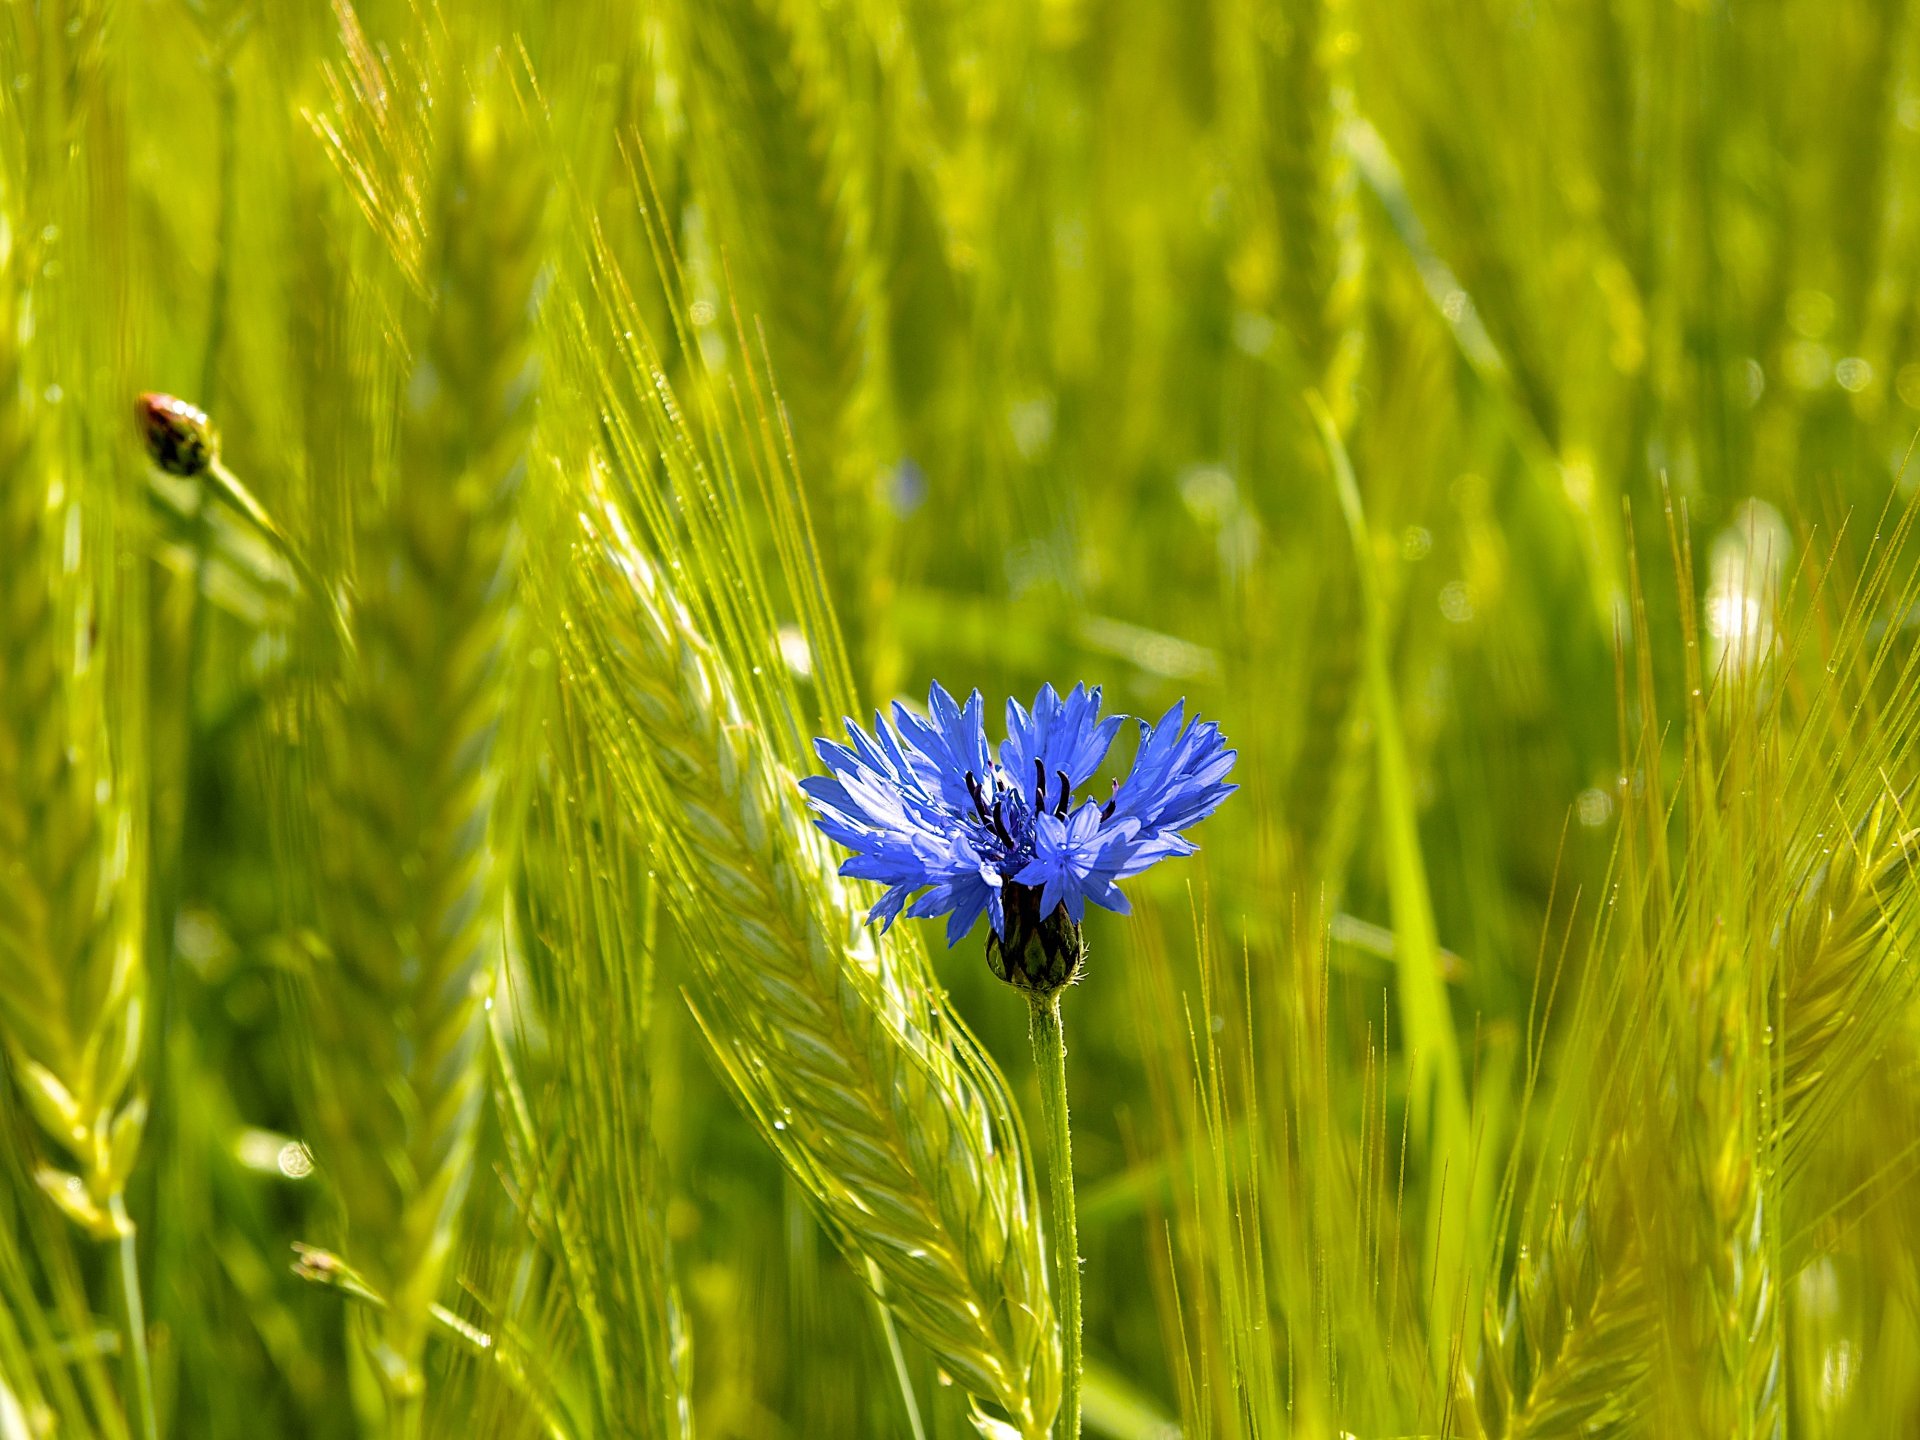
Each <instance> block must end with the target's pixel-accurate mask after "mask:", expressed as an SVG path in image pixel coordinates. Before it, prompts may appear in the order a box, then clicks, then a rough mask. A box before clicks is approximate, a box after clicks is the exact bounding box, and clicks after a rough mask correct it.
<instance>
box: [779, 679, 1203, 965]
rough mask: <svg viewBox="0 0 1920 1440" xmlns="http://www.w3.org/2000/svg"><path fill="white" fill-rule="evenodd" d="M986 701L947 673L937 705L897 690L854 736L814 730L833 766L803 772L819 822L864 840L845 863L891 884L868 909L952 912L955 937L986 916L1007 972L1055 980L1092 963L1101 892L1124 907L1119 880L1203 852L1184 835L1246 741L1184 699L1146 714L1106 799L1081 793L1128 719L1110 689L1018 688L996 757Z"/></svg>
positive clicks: (852, 841) (858, 874) (993, 953)
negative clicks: (1089, 921) (1086, 946)
mask: <svg viewBox="0 0 1920 1440" xmlns="http://www.w3.org/2000/svg"><path fill="white" fill-rule="evenodd" d="M984 711H985V706H984V704H983V702H982V700H981V698H980V692H979V691H978V690H976V691H974V692H973V693H972V694H971V695H969V696H968V697H967V701H966V703H965V704H964V705H961V704H956V703H955V701H954V699H953V697H952V696H951V695H949V694H948V693H947V692H946V691H945V690H944V689H943V688H941V686H940V685H939V684H937V683H936V684H935V685H934V686H933V688H932V689H931V690H930V691H929V692H928V695H927V714H926V715H925V716H921V715H916V714H915V713H914V712H913V711H911V710H909V709H908V708H907V707H906V706H904V705H901V704H897V703H896V704H895V705H894V707H893V719H892V723H891V724H889V723H888V721H887V719H886V717H884V716H882V715H879V714H876V715H875V716H874V717H873V729H872V732H871V733H869V732H868V731H865V730H862V729H861V728H860V727H859V726H858V725H856V724H854V722H853V721H852V720H849V721H847V739H848V742H849V743H848V744H845V745H840V744H836V743H834V742H833V741H831V740H819V741H816V742H815V745H814V748H815V749H816V750H817V751H818V752H819V755H820V758H821V760H822V761H824V762H825V763H826V766H827V769H828V770H829V771H830V772H832V773H831V774H827V775H815V776H810V777H808V778H807V779H805V780H802V781H801V782H800V784H801V787H802V788H803V789H804V790H805V791H806V793H807V798H808V799H809V801H811V802H812V805H813V808H814V810H815V811H816V812H817V820H816V823H817V824H818V825H819V826H820V828H821V829H822V830H823V831H825V832H826V833H827V834H828V835H829V836H831V837H832V838H833V839H834V840H835V841H837V842H838V843H840V844H842V845H844V846H846V847H847V848H848V849H849V850H851V851H853V852H854V853H853V855H852V856H851V858H849V859H848V860H847V861H846V862H845V863H844V864H842V865H841V867H840V873H841V874H842V875H848V876H852V877H855V878H857V879H861V880H873V881H877V882H878V883H880V884H881V885H884V886H885V887H886V889H885V892H884V893H883V894H882V895H881V896H880V899H879V901H878V902H877V903H876V904H875V905H874V907H873V909H872V910H871V911H870V912H869V914H868V916H867V918H868V919H869V920H870V921H871V920H877V921H879V922H880V924H881V926H882V927H883V928H884V927H885V926H888V925H891V924H892V923H893V921H894V919H895V918H896V917H897V916H898V915H899V914H900V913H901V911H902V909H903V908H904V909H905V911H906V913H907V914H909V915H914V916H935V915H945V916H946V917H947V943H948V944H949V945H952V944H955V943H957V942H958V941H959V939H960V937H961V936H963V935H965V934H966V933H967V932H968V931H970V930H972V929H973V927H974V925H975V924H976V923H977V922H978V921H979V919H980V916H981V915H982V914H983V913H984V914H986V915H987V916H988V918H989V919H990V921H991V922H992V930H991V932H990V934H989V935H988V939H987V957H988V960H989V962H990V963H991V964H992V965H993V967H994V972H995V973H996V974H998V975H999V976H1000V978H1001V979H1003V980H1009V981H1011V982H1012V983H1014V984H1018V985H1022V986H1024V987H1026V988H1029V989H1053V988H1056V987H1058V986H1059V985H1062V984H1065V983H1066V982H1067V981H1069V980H1071V979H1073V978H1074V976H1075V974H1077V972H1078V970H1079V967H1080V963H1081V959H1082V957H1083V954H1084V951H1083V948H1082V946H1081V941H1080V921H1081V919H1082V918H1083V917H1084V915H1085V913H1086V906H1087V902H1088V901H1092V902H1093V903H1094V904H1095V905H1100V906H1104V907H1105V908H1106V909H1109V910H1115V911H1118V912H1120V913H1121V914H1125V913H1126V911H1127V908H1128V907H1127V898H1126V896H1125V895H1124V894H1122V893H1121V891H1120V887H1119V882H1120V881H1122V880H1125V879H1127V878H1129V877H1130V876H1134V875H1138V874H1139V873H1140V872H1141V871H1142V870H1145V869H1146V868H1147V867H1148V866H1150V865H1152V864H1154V863H1155V862H1156V861H1159V860H1163V859H1166V858H1167V857H1168V856H1172V855H1188V854H1191V853H1192V852H1193V850H1194V849H1195V846H1194V844H1193V842H1192V841H1190V840H1188V839H1187V838H1186V836H1185V835H1184V834H1182V833H1181V832H1182V831H1184V830H1186V829H1188V828H1189V827H1191V826H1193V825H1196V824H1198V823H1199V822H1200V821H1202V820H1204V819H1206V817H1207V816H1209V815H1211V814H1212V813H1213V812H1214V811H1215V810H1216V809H1217V808H1219V805H1220V802H1221V801H1222V800H1224V799H1226V797H1227V796H1228V795H1230V794H1232V793H1233V790H1234V787H1233V786H1232V785H1229V784H1228V783H1227V779H1226V777H1227V774H1228V772H1229V771H1230V770H1232V768H1233V762H1234V752H1233V751H1232V750H1229V749H1227V746H1226V738H1225V737H1224V736H1223V735H1221V733H1220V727H1219V726H1218V725H1215V724H1213V723H1212V722H1210V721H1205V722H1203V721H1201V720H1200V719H1199V718H1198V717H1194V718H1192V719H1188V718H1187V716H1186V703H1185V702H1184V701H1182V702H1180V703H1179V704H1177V705H1175V706H1174V707H1173V708H1172V709H1171V710H1169V711H1167V713H1166V714H1165V715H1164V716H1162V717H1161V718H1160V721H1159V722H1158V723H1157V724H1153V725H1149V724H1147V723H1146V722H1144V721H1141V722H1138V723H1139V725H1140V746H1139V750H1138V753H1137V754H1136V755H1135V756H1134V761H1133V768H1132V769H1131V770H1130V771H1129V772H1128V774H1127V776H1126V778H1125V779H1124V780H1123V781H1119V782H1117V783H1116V784H1115V785H1114V786H1113V790H1112V794H1111V797H1110V798H1109V799H1108V800H1107V801H1106V803H1105V804H1101V803H1100V802H1099V801H1097V800H1093V799H1082V800H1080V801H1079V803H1078V804H1076V803H1075V792H1076V791H1078V790H1079V789H1080V788H1081V787H1082V786H1084V785H1086V783H1087V782H1088V781H1089V780H1091V779H1092V778H1093V775H1094V772H1095V771H1097V770H1098V769H1099V768H1100V765H1101V762H1102V761H1104V760H1105V759H1106V757H1107V751H1108V750H1109V749H1110V748H1111V747H1112V745H1113V740H1114V736H1115V735H1116V734H1117V733H1118V732H1119V730H1120V727H1121V724H1122V723H1123V721H1124V719H1125V718H1126V717H1124V716H1119V715H1112V716H1106V717H1104V718H1103V717H1102V716H1101V714H1100V691H1099V688H1098V687H1095V688H1093V689H1088V688H1087V687H1086V686H1085V685H1076V686H1074V687H1073V689H1072V690H1071V691H1070V692H1068V694H1067V695H1066V696H1065V698H1062V697H1061V696H1060V695H1059V694H1058V693H1057V692H1056V691H1055V690H1054V688H1053V687H1052V686H1051V685H1046V686H1042V687H1041V690H1040V693H1039V695H1037V696H1036V697H1035V698H1034V702H1033V708H1032V709H1031V710H1029V709H1027V708H1026V707H1025V706H1023V705H1022V704H1020V702H1019V701H1017V700H1009V701H1008V702H1007V738H1006V739H1005V740H1003V741H1002V742H1001V743H1000V747H999V751H998V756H997V759H996V758H995V757H994V755H993V754H992V753H991V752H990V751H989V749H988V746H987V736H986V729H985V726H984V723H983V721H984ZM916 894H917V896H918V898H917V899H915V898H913V897H914V896H915V895H916ZM910 899H911V900H912V904H911V905H909V904H908V903H907V902H908V901H909V900H910Z"/></svg>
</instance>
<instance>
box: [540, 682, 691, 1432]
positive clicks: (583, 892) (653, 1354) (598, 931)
mask: <svg viewBox="0 0 1920 1440" xmlns="http://www.w3.org/2000/svg"><path fill="white" fill-rule="evenodd" d="M547 728H548V731H549V738H550V746H549V752H548V755H547V764H548V767H549V768H548V780H549V783H548V784H547V785H544V786H542V787H541V789H540V791H539V792H538V793H537V794H536V795H535V796H534V800H533V808H532V814H531V817H530V821H529V829H528V836H527V845H526V856H525V870H526V885H525V889H526V895H527V904H526V908H527V914H528V922H527V926H526V938H527V941H528V944H527V946H526V954H527V958H528V963H529V968H530V969H531V970H532V972H533V974H534V978H535V986H534V988H535V989H536V990H537V991H538V992H539V993H540V998H541V1001H542V1013H543V1018H544V1020H545V1022H546V1024H547V1025H548V1026H549V1027H550V1028H551V1030H552V1031H553V1032H554V1033H555V1034H558V1035H563V1036H565V1037H566V1038H565V1040H564V1042H563V1043H561V1044H559V1045H556V1046H555V1047H554V1054H553V1065H554V1068H555V1070H556V1071H557V1072H558V1074H559V1077H560V1078H561V1080H562V1081H563V1083H562V1084H560V1085H559V1086H557V1087H556V1089H555V1093H554V1095H553V1098H552V1101H551V1104H552V1107H553V1116H554V1119H555V1121H556V1122H557V1124H556V1125H555V1126H554V1129H553V1131H552V1133H546V1132H544V1131H542V1130H536V1128H535V1127H534V1125H533V1124H532V1123H531V1119H530V1118H529V1119H528V1121H527V1123H525V1124H524V1125H522V1124H520V1123H519V1122H520V1119H521V1117H520V1114H519V1113H517V1110H516V1113H515V1115H514V1121H515V1129H516V1131H517V1132H519V1135H520V1139H521V1148H522V1151H523V1152H524V1154H525V1157H526V1159H527V1160H528V1161H529V1162H530V1163H528V1164H527V1165H525V1166H524V1167H523V1168H524V1169H525V1170H526V1171H527V1172H528V1173H527V1179H526V1182H525V1188H527V1189H529V1190H533V1191H535V1192H536V1193H539V1194H540V1196H541V1198H542V1200H543V1202H544V1203H545V1204H546V1205H547V1206H548V1207H549V1209H550V1210H551V1212H552V1214H553V1216H554V1223H553V1226H552V1230H553V1232H554V1241H555V1243H554V1245H553V1248H554V1249H555V1250H556V1251H557V1252H558V1253H557V1259H558V1262H559V1268H560V1273H561V1275H562V1277H563V1279H564V1282H565V1289H566V1292H567V1294H568V1297H569V1300H570V1304H571V1308H572V1309H573V1311H574V1313H575V1315H576V1316H577V1328H578V1330H579V1332H580V1335H581V1339H582V1342H583V1343H582V1345H581V1348H582V1349H583V1350H584V1351H585V1354H586V1360H587V1368H588V1373H589V1377H590V1379H591V1382H592V1395H593V1399H594V1402H595V1406H596V1415H597V1419H598V1423H599V1425H600V1427H601V1431H602V1433H605V1434H609V1435H636V1436H643V1437H647V1440H667V1437H686V1436H688V1435H690V1434H691V1433H692V1414H691V1398H690V1388H691V1385H690V1375H689V1371H690V1357H689V1350H688V1336H687V1333H686V1325H685V1320H684V1316H683V1313H682V1308H681V1302H680V1294H679V1290H678V1287H677V1285H676V1284H675V1281H674V1275H673V1265H672V1255H671V1247H670V1244H669V1241H668V1237H667V1226H666V1214H665V1208H666V1207H665V1194H666V1187H665V1185H664V1183H663V1180H662V1177H661V1175H660V1173H659V1171H660V1159H659V1155H658V1153H657V1151H656V1150H655V1147H654V1140H653V1113H652V1110H653V1086H652V1073H651V1056H650V1055H649V1049H648V1041H649V1036H650V1031H651V1028H652V1013H653V1008H652V1007H653V995H652V980H653V974H652V934H651V931H652V928H653V924H652V921H653V912H654V906H653V904H652V897H651V894H650V886H651V882H650V881H648V880H646V879H644V878H643V873H644V869H645V864H644V857H643V856H642V855H641V853H640V850H639V847H638V845H637V844H636V842H635V837H634V835H633V834H632V828H631V825H630V822H629V821H628V820H627V818H626V816H625V814H624V813H623V811H622V808H621V806H620V805H619V803H618V801H617V799H616V796H615V794H614V791H613V787H612V785H611V783H610V782H609V780H608V778H607V776H606V774H605V771H604V768H603V766H602V765H601V763H600V761H599V758H598V756H597V755H596V754H595V753H594V751H593V747H592V745H591V743H590V737H589V735H588V733H587V731H586V727H585V724H584V722H583V721H582V720H581V718H580V717H579V716H578V715H576V714H572V713H567V712H564V711H563V712H562V713H559V714H557V715H556V716H555V717H554V718H553V719H552V720H550V721H549V723H548V727H547ZM637 897H642V898H639V903H638V904H636V898H637ZM517 1103H518V1102H516V1106H517Z"/></svg>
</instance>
